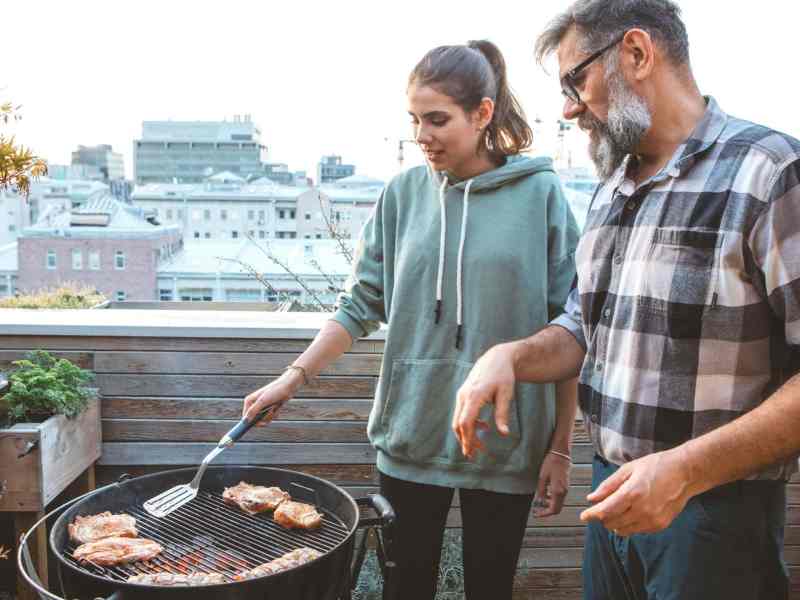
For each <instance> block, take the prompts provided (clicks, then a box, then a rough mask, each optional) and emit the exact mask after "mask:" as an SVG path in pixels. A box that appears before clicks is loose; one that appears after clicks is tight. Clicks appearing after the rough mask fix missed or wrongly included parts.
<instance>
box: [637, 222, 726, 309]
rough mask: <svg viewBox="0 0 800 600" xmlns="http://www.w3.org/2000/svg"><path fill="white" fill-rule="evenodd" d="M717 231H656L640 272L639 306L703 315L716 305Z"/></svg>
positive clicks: (720, 239) (719, 244)
mask: <svg viewBox="0 0 800 600" xmlns="http://www.w3.org/2000/svg"><path fill="white" fill-rule="evenodd" d="M721 242H722V235H721V234H720V232H718V231H691V230H676V229H656V230H655V231H654V232H653V238H652V243H651V245H650V247H649V249H648V256H647V260H646V263H645V268H644V272H643V273H642V281H643V284H642V289H641V291H640V294H639V301H640V304H643V305H645V306H646V307H647V308H650V309H654V310H660V311H663V312H670V311H672V312H688V313H690V314H693V313H697V312H700V313H703V312H705V311H707V310H708V309H709V308H711V307H712V306H713V305H714V304H716V302H717V294H718V290H719V264H718V263H719V249H720V246H721Z"/></svg>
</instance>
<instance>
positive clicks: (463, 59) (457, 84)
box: [408, 40, 533, 163]
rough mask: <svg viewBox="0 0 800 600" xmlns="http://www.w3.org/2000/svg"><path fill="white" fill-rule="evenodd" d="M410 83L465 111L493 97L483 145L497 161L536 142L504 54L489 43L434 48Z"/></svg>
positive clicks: (415, 72) (412, 74)
mask: <svg viewBox="0 0 800 600" xmlns="http://www.w3.org/2000/svg"><path fill="white" fill-rule="evenodd" d="M408 83H409V85H411V84H412V83H415V84H418V85H429V86H432V87H434V88H435V89H437V91H439V92H441V93H443V94H445V95H447V96H450V97H451V98H452V99H453V101H454V102H455V103H456V104H458V105H459V106H460V107H461V108H462V109H464V111H466V112H471V111H473V110H475V109H477V108H478V107H479V106H480V103H481V100H483V99H484V98H491V99H492V100H493V101H494V114H493V116H492V120H491V122H490V123H489V125H488V126H487V127H486V129H485V130H484V134H483V140H482V145H483V146H484V147H485V148H486V151H487V152H488V153H489V156H490V157H491V158H492V160H494V161H495V162H498V163H501V162H502V161H503V159H504V158H505V157H506V156H510V155H513V154H518V153H520V152H522V151H523V150H526V149H528V148H529V147H530V146H531V144H532V143H533V132H532V131H531V128H530V126H529V125H528V123H527V121H526V120H525V115H524V112H523V110H522V107H521V106H520V104H519V102H518V101H517V99H516V98H515V97H514V94H513V93H512V91H511V89H510V88H509V86H508V81H507V77H506V62H505V60H504V59H503V55H502V54H501V53H500V50H499V49H498V47H497V46H495V45H494V44H493V43H492V42H490V41H488V40H479V41H470V42H468V43H467V44H466V45H465V46H439V47H438V48H434V49H433V50H431V51H429V52H428V53H427V54H426V55H425V56H424V57H423V58H422V60H421V61H420V62H419V63H418V64H417V66H416V67H415V68H414V70H413V71H412V72H411V75H410V76H409V81H408Z"/></svg>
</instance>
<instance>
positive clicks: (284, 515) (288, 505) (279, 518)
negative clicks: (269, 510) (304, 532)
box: [273, 500, 322, 529]
mask: <svg viewBox="0 0 800 600" xmlns="http://www.w3.org/2000/svg"><path fill="white" fill-rule="evenodd" d="M273 518H274V519H275V522H276V523H280V524H281V525H283V526H284V527H286V528H288V529H316V528H317V527H319V526H320V525H322V515H321V514H320V513H318V512H317V509H316V507H314V506H312V505H311V504H303V503H302V502H293V501H291V500H287V501H286V502H282V503H281V505H280V506H278V508H276V509H275V514H274V515H273Z"/></svg>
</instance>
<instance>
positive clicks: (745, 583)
mask: <svg viewBox="0 0 800 600" xmlns="http://www.w3.org/2000/svg"><path fill="white" fill-rule="evenodd" d="M616 470H617V467H616V466H615V465H612V464H609V463H607V462H605V461H603V460H602V459H600V458H598V457H596V458H595V460H594V465H593V472H592V489H596V488H597V486H598V485H600V483H601V482H602V481H603V480H605V479H606V478H607V477H608V476H609V475H611V474H612V473H613V472H614V471H616ZM785 511H786V486H785V485H784V483H783V482H773V481H737V482H734V483H730V484H727V485H723V486H720V487H718V488H715V489H713V490H710V491H708V492H706V493H704V494H700V495H699V496H696V497H694V498H692V499H691V500H690V501H689V503H688V504H687V505H686V508H685V509H684V510H683V512H681V513H680V514H679V515H678V516H677V517H676V519H675V520H674V521H673V522H672V524H671V525H670V526H669V527H668V528H667V529H665V530H664V531H662V532H660V533H656V534H637V535H633V536H631V537H629V538H622V537H619V536H617V535H614V534H613V533H612V532H611V531H609V530H607V529H606V528H604V527H603V526H602V525H600V524H598V523H591V524H590V525H589V526H588V527H587V529H586V545H585V549H584V557H583V586H584V591H583V597H584V599H585V600H732V599H736V600H786V599H787V598H788V597H789V579H788V572H787V569H786V564H785V563H784V561H783V525H784V520H785Z"/></svg>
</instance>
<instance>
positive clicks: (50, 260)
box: [47, 250, 56, 270]
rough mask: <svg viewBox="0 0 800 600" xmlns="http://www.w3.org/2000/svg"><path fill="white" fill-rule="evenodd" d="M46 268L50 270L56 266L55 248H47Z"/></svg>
mask: <svg viewBox="0 0 800 600" xmlns="http://www.w3.org/2000/svg"><path fill="white" fill-rule="evenodd" d="M47 268H48V269H51V270H52V269H55V268H56V251H55V250H48V251H47Z"/></svg>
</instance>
